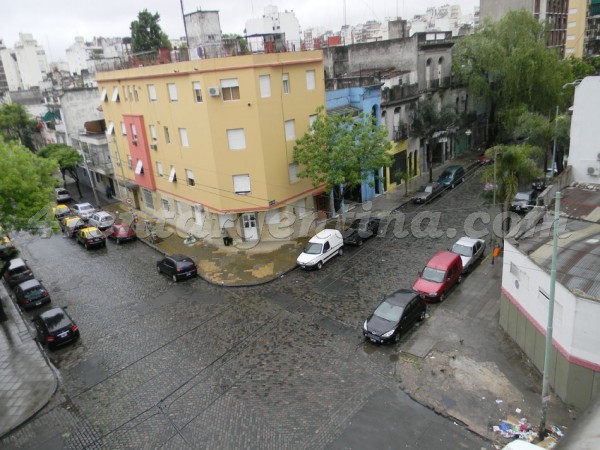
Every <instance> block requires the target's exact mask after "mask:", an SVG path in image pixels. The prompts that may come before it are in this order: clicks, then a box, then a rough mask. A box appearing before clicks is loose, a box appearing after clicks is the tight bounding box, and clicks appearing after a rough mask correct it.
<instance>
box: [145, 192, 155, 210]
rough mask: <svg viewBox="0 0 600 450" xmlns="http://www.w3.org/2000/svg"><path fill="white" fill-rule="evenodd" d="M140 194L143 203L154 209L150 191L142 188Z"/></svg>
mask: <svg viewBox="0 0 600 450" xmlns="http://www.w3.org/2000/svg"><path fill="white" fill-rule="evenodd" d="M142 196H143V197H144V204H145V205H146V208H150V209H154V198H153V197H152V191H149V190H148V189H144V188H142Z"/></svg>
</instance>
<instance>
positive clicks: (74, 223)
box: [60, 216, 87, 237]
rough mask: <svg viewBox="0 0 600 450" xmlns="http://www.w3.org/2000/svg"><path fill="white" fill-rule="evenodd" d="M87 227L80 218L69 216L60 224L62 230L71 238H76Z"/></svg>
mask: <svg viewBox="0 0 600 450" xmlns="http://www.w3.org/2000/svg"><path fill="white" fill-rule="evenodd" d="M86 226H87V225H86V224H85V222H84V221H83V220H81V217H79V216H67V217H65V218H63V220H62V221H61V222H60V229H61V230H62V232H63V233H65V234H66V235H67V236H69V237H75V236H76V235H77V233H78V232H79V230H81V229H82V228H85V227H86Z"/></svg>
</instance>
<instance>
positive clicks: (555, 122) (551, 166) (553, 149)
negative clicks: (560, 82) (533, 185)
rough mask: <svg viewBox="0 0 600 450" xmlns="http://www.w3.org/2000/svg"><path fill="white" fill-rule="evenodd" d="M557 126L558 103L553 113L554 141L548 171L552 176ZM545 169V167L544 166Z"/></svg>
mask: <svg viewBox="0 0 600 450" xmlns="http://www.w3.org/2000/svg"><path fill="white" fill-rule="evenodd" d="M557 127H558V105H556V114H554V143H553V144H552V162H551V163H550V173H551V174H552V178H554V164H555V163H556V135H557V130H556V128H557ZM546 169H547V168H546Z"/></svg>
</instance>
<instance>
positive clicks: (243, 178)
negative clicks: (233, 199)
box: [233, 174, 252, 195]
mask: <svg viewBox="0 0 600 450" xmlns="http://www.w3.org/2000/svg"><path fill="white" fill-rule="evenodd" d="M233 192H234V193H235V194H236V195H245V194H250V193H251V192H252V186H251V184H250V175H249V174H240V175H233Z"/></svg>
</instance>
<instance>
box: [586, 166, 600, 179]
mask: <svg viewBox="0 0 600 450" xmlns="http://www.w3.org/2000/svg"><path fill="white" fill-rule="evenodd" d="M587 173H588V175H589V176H591V177H600V169H599V168H597V167H588V169H587Z"/></svg>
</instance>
